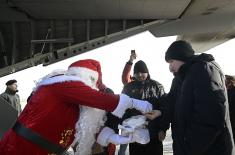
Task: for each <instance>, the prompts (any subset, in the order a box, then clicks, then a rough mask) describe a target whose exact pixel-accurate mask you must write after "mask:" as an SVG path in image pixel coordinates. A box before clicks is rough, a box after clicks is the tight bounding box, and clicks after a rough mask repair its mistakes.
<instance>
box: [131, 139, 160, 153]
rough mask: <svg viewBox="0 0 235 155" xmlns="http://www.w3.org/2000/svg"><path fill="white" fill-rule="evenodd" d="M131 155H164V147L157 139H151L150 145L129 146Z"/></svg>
mask: <svg viewBox="0 0 235 155" xmlns="http://www.w3.org/2000/svg"><path fill="white" fill-rule="evenodd" d="M129 152H130V155H163V145H162V142H160V141H159V140H158V139H157V138H154V139H151V140H150V142H149V143H148V144H145V145H142V144H138V143H130V144H129Z"/></svg>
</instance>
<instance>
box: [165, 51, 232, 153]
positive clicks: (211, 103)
mask: <svg viewBox="0 0 235 155" xmlns="http://www.w3.org/2000/svg"><path fill="white" fill-rule="evenodd" d="M173 84H174V87H173V88H172V89H171V91H172V92H170V93H169V96H168V97H169V99H168V100H169V102H170V104H169V108H168V110H169V109H170V111H171V114H172V115H169V120H170V121H172V124H173V129H172V137H173V150H174V155H233V153H232V150H233V144H232V139H231V136H232V133H231V124H230V120H229V115H228V101H227V98H226V95H227V94H226V91H225V89H226V88H225V82H224V75H223V74H222V72H221V70H220V68H219V66H218V65H217V64H216V63H215V61H214V58H213V56H212V55H209V54H201V55H199V56H195V57H194V58H193V59H192V60H190V61H189V62H187V63H185V64H184V65H182V66H181V68H180V69H179V72H178V74H177V75H176V77H175V80H174V83H173ZM168 114H169V112H168Z"/></svg>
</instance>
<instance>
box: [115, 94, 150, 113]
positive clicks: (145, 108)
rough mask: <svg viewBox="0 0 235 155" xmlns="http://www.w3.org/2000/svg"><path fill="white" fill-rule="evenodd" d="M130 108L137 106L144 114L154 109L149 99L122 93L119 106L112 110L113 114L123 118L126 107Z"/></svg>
mask: <svg viewBox="0 0 235 155" xmlns="http://www.w3.org/2000/svg"><path fill="white" fill-rule="evenodd" d="M129 108H130V109H131V108H135V109H137V110H139V111H141V112H142V113H144V114H145V113H148V112H151V111H152V109H153V107H152V104H151V103H149V102H147V101H142V100H137V99H133V98H130V97H129V96H127V95H125V94H120V99H119V103H118V106H117V107H116V109H115V110H114V111H113V112H112V114H113V115H115V116H117V117H119V118H121V117H122V116H123V115H124V113H125V111H126V109H129Z"/></svg>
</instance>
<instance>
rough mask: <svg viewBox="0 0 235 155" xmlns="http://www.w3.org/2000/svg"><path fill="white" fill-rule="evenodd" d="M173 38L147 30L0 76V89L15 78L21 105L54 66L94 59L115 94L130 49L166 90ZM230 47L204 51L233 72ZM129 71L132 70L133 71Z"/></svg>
mask: <svg viewBox="0 0 235 155" xmlns="http://www.w3.org/2000/svg"><path fill="white" fill-rule="evenodd" d="M175 40H176V37H175V36H173V37H163V38H156V37H154V36H153V35H152V34H151V33H150V32H148V31H147V32H143V33H140V34H137V35H135V36H132V37H129V38H126V39H123V40H121V41H118V42H115V43H112V44H109V45H106V46H103V47H100V48H98V49H94V50H91V51H89V52H87V53H84V54H81V55H78V56H75V57H72V58H69V59H66V60H64V61H61V62H58V63H55V64H52V65H49V66H46V67H43V66H42V65H38V66H35V67H32V68H29V69H25V70H23V71H20V72H16V73H14V74H11V75H8V76H5V77H2V78H0V93H2V92H4V91H5V88H6V87H5V83H6V82H7V81H8V80H10V79H16V80H17V81H18V89H19V92H18V94H19V95H20V98H21V101H22V107H24V106H25V99H27V97H28V96H29V95H30V93H31V91H32V90H33V88H34V87H35V81H38V80H39V79H40V78H42V77H43V76H45V75H47V74H49V73H50V72H51V71H53V70H55V69H67V67H68V66H69V65H70V64H71V63H73V62H75V61H77V60H81V59H95V60H98V61H99V62H100V64H101V69H102V74H103V75H102V76H103V83H104V84H105V85H106V86H108V87H110V88H111V89H113V90H114V92H115V93H116V94H119V93H120V92H121V91H122V88H123V84H122V82H121V75H122V70H123V68H124V66H125V63H126V62H127V61H128V60H129V57H130V51H131V50H133V49H134V50H135V51H136V54H137V59H136V60H135V61H134V62H137V61H138V60H143V61H144V62H145V63H146V65H147V66H148V69H149V73H150V76H151V78H152V79H154V80H156V81H158V82H160V83H161V84H163V86H164V88H165V91H166V92H168V91H169V89H170V85H171V81H172V78H173V76H172V74H171V73H170V72H169V69H168V68H169V67H168V63H166V62H165V59H164V56H165V52H166V50H167V48H168V47H169V45H170V44H171V43H172V42H173V41H175ZM234 47H235V40H230V41H228V42H226V43H224V44H221V45H219V46H217V47H215V48H213V49H211V50H209V51H208V52H206V53H210V54H212V55H213V56H214V57H215V60H216V61H217V62H218V63H219V65H220V66H221V68H222V70H223V71H224V73H226V74H231V75H235V60H234V49H235V48H234ZM131 74H133V71H132V72H131Z"/></svg>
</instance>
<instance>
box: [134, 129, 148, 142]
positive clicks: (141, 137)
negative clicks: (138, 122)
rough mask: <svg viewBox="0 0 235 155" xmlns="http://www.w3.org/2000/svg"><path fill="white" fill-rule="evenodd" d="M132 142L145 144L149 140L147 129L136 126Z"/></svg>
mask: <svg viewBox="0 0 235 155" xmlns="http://www.w3.org/2000/svg"><path fill="white" fill-rule="evenodd" d="M132 141H133V142H136V143H140V144H147V143H149V142H150V136H149V131H148V129H146V128H137V129H135V131H134V133H133V138H132Z"/></svg>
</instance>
